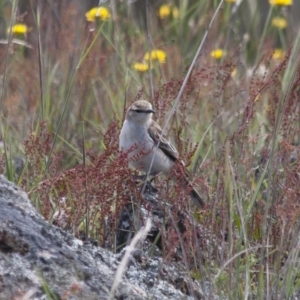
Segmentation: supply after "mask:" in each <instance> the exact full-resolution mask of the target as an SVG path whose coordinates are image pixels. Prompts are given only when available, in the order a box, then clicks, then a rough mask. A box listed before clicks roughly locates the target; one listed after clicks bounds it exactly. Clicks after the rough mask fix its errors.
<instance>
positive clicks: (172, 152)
mask: <svg viewBox="0 0 300 300" xmlns="http://www.w3.org/2000/svg"><path fill="white" fill-rule="evenodd" d="M148 133H149V135H150V137H151V139H152V140H153V142H154V145H155V146H156V145H157V144H158V142H159V141H160V143H159V146H158V148H159V149H160V150H161V151H163V152H164V153H165V154H166V155H167V156H168V157H169V158H171V159H172V160H174V161H175V160H177V159H178V157H179V154H178V151H177V150H176V148H175V147H174V146H173V145H172V144H171V142H170V141H169V140H168V139H167V137H166V136H164V135H161V133H162V129H161V128H160V126H159V125H158V124H157V123H156V122H155V121H152V122H151V124H150V126H149V128H148Z"/></svg>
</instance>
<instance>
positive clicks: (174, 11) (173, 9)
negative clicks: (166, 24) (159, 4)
mask: <svg viewBox="0 0 300 300" xmlns="http://www.w3.org/2000/svg"><path fill="white" fill-rule="evenodd" d="M172 15H173V18H174V19H178V17H179V9H178V7H177V6H173V8H172Z"/></svg>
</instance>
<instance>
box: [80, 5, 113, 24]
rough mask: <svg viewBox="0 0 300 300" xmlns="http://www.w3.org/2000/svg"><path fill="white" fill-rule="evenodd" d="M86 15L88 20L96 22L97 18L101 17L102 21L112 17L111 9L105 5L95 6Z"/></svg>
mask: <svg viewBox="0 0 300 300" xmlns="http://www.w3.org/2000/svg"><path fill="white" fill-rule="evenodd" d="M85 17H86V19H87V21H88V22H94V21H95V20H96V18H100V19H101V20H102V21H106V20H107V19H109V18H110V12H109V10H108V9H107V8H106V7H104V6H99V7H94V8H92V9H91V10H89V11H88V12H87V13H86V14H85Z"/></svg>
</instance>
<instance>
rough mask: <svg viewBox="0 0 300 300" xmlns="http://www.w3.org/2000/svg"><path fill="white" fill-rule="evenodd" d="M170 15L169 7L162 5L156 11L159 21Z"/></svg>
mask: <svg viewBox="0 0 300 300" xmlns="http://www.w3.org/2000/svg"><path fill="white" fill-rule="evenodd" d="M170 14H171V5H168V4H164V5H161V6H160V8H159V10H158V15H159V17H160V18H161V19H166V18H168V17H169V16H170Z"/></svg>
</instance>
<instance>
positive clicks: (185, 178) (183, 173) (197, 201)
mask: <svg viewBox="0 0 300 300" xmlns="http://www.w3.org/2000/svg"><path fill="white" fill-rule="evenodd" d="M175 170H176V171H177V172H176V171H175V174H176V173H177V174H176V175H175V176H174V177H176V180H177V181H179V182H180V184H181V186H182V187H183V188H184V189H188V190H189V193H190V196H191V200H192V202H193V204H194V205H196V206H197V207H198V208H203V207H204V206H205V201H204V200H203V197H201V196H200V194H199V192H198V191H197V190H196V189H195V188H194V186H193V184H192V183H191V182H190V180H189V178H190V174H189V172H188V170H187V169H186V168H185V166H184V165H183V164H182V163H181V164H179V165H177V166H176V167H175ZM174 177H173V178H174ZM174 179H175V178H174Z"/></svg>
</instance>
